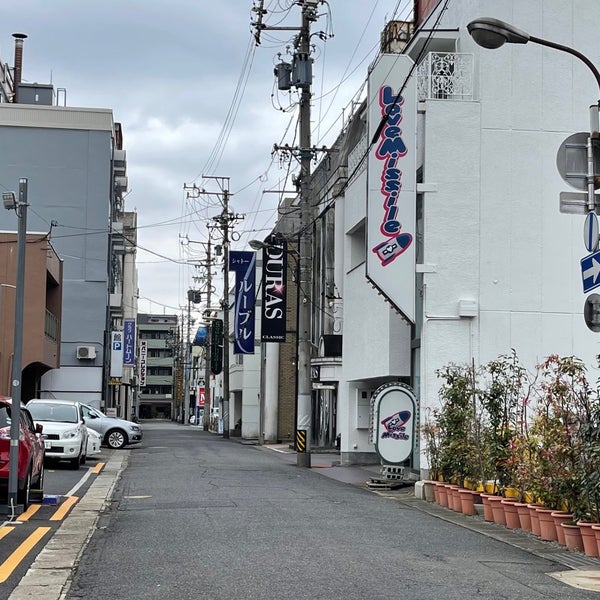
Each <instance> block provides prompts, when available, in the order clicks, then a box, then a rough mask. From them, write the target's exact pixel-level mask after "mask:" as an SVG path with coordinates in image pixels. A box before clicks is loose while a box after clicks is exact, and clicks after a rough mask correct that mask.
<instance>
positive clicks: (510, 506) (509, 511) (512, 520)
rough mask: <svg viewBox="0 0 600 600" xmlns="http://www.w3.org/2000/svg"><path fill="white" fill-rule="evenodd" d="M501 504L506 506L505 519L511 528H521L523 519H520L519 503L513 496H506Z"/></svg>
mask: <svg viewBox="0 0 600 600" xmlns="http://www.w3.org/2000/svg"><path fill="white" fill-rule="evenodd" d="M501 504H502V505H503V506H504V520H505V521H506V526H507V527H508V528H509V529H520V528H521V521H520V520H519V512H518V510H517V503H516V502H515V500H514V499H512V498H504V500H502V502H501Z"/></svg>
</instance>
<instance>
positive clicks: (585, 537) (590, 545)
mask: <svg viewBox="0 0 600 600" xmlns="http://www.w3.org/2000/svg"><path fill="white" fill-rule="evenodd" d="M577 524H578V525H579V529H580V531H581V539H582V541H583V551H584V552H585V554H586V556H590V557H592V558H598V556H599V554H598V544H596V532H595V531H594V530H593V529H592V527H593V526H594V525H598V523H590V522H586V521H578V522H577Z"/></svg>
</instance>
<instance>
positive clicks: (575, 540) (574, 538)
mask: <svg viewBox="0 0 600 600" xmlns="http://www.w3.org/2000/svg"><path fill="white" fill-rule="evenodd" d="M560 526H561V527H562V529H563V533H564V534H565V546H566V547H567V548H568V549H569V550H576V551H578V552H583V539H582V537H581V528H580V527H579V525H577V523H573V522H572V521H566V522H565V523H561V524H560Z"/></svg>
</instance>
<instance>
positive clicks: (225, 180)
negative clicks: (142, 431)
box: [204, 177, 243, 439]
mask: <svg viewBox="0 0 600 600" xmlns="http://www.w3.org/2000/svg"><path fill="white" fill-rule="evenodd" d="M205 179H216V180H217V181H218V182H219V187H220V188H221V191H220V192H206V191H205V192H204V193H205V194H215V195H217V196H218V197H219V198H220V199H221V204H222V207H223V210H222V211H221V214H220V215H218V216H216V217H213V221H215V222H216V223H217V228H218V229H220V230H221V235H222V236H223V300H222V302H221V307H222V309H223V414H222V415H221V418H222V420H223V438H225V439H227V438H229V243H230V241H231V236H230V230H231V229H232V228H233V225H234V224H235V222H237V221H239V220H240V219H242V218H243V215H237V214H233V213H232V212H229V198H230V197H231V195H230V193H229V177H205ZM213 351H214V349H213Z"/></svg>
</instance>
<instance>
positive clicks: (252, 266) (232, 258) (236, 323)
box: [229, 251, 256, 354]
mask: <svg viewBox="0 0 600 600" xmlns="http://www.w3.org/2000/svg"><path fill="white" fill-rule="evenodd" d="M229 268H230V269H231V270H232V271H234V272H235V311H234V320H233V333H234V339H233V353H234V354H254V308H255V305H256V252H243V251H232V252H230V253H229Z"/></svg>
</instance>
